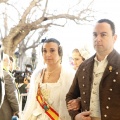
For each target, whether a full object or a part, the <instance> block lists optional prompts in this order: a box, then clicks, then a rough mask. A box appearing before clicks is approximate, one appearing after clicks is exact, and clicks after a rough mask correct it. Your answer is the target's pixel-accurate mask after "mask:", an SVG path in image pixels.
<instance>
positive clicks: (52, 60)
mask: <svg viewBox="0 0 120 120" xmlns="http://www.w3.org/2000/svg"><path fill="white" fill-rule="evenodd" d="M42 54H43V59H44V62H45V63H46V64H47V65H55V64H57V63H60V56H59V54H58V45H57V44H56V43H54V42H49V43H44V44H43V53H42Z"/></svg>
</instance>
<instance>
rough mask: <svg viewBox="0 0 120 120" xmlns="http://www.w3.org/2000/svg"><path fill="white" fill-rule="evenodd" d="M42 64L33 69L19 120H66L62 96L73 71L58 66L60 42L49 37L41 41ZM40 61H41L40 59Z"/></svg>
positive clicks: (68, 118) (67, 119)
mask: <svg viewBox="0 0 120 120" xmlns="http://www.w3.org/2000/svg"><path fill="white" fill-rule="evenodd" d="M42 56H43V59H44V63H45V66H44V67H43V68H40V67H39V66H38V67H37V68H36V70H35V71H34V72H33V74H32V76H31V80H30V89H29V93H28V97H27V102H26V106H25V109H24V111H23V115H22V116H21V119H22V120H28V119H29V120H51V119H53V120H59V119H61V120H70V116H69V114H68V110H67V107H66V102H65V97H66V93H67V92H68V90H69V87H70V85H71V84H72V80H73V77H74V75H75V71H74V70H73V69H72V68H71V69H70V68H66V67H63V66H62V56H63V50H62V47H61V46H60V42H59V41H58V40H56V39H54V38H49V39H47V40H45V41H44V42H43V45H42ZM40 62H41V61H40Z"/></svg>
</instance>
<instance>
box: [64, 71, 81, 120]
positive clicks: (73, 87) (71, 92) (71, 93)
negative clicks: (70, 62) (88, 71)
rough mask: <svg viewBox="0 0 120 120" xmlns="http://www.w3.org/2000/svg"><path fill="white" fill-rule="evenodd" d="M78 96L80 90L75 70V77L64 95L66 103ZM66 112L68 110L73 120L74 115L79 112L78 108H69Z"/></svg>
mask: <svg viewBox="0 0 120 120" xmlns="http://www.w3.org/2000/svg"><path fill="white" fill-rule="evenodd" d="M78 97H80V91H79V85H78V72H77V73H76V75H75V78H74V80H73V83H72V85H71V87H70V90H69V92H68V93H67V95H66V104H67V105H68V102H69V101H70V100H73V99H76V98H78ZM68 112H69V114H70V116H71V118H72V120H74V118H75V116H76V115H77V114H79V113H80V109H79V110H69V111H68Z"/></svg>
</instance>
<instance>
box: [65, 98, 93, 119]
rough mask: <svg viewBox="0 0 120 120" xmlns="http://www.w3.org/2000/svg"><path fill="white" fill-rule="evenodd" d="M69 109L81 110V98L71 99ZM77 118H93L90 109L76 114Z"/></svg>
mask: <svg viewBox="0 0 120 120" xmlns="http://www.w3.org/2000/svg"><path fill="white" fill-rule="evenodd" d="M67 109H68V110H79V109H80V99H73V100H70V101H69V102H68V104H67ZM75 120H91V117H90V111H84V112H81V113H79V114H77V115H76V116H75Z"/></svg>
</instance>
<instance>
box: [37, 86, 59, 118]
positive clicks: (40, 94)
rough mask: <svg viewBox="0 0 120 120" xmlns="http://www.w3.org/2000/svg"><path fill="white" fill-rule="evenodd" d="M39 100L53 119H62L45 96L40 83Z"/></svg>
mask: <svg viewBox="0 0 120 120" xmlns="http://www.w3.org/2000/svg"><path fill="white" fill-rule="evenodd" d="M36 99H37V101H38V102H39V104H40V106H41V107H42V108H43V109H44V110H45V113H46V114H47V115H48V116H49V117H50V118H51V120H58V119H59V120H60V118H59V114H58V113H57V112H56V111H55V110H54V109H53V108H52V106H50V105H49V104H48V103H47V102H46V101H45V100H44V98H43V96H42V93H41V90H40V85H39V84H38V91H37V96H36Z"/></svg>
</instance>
